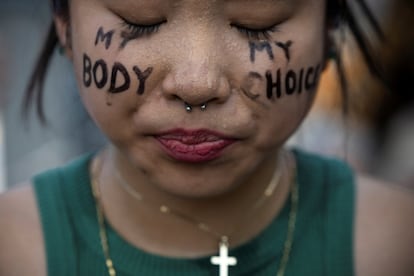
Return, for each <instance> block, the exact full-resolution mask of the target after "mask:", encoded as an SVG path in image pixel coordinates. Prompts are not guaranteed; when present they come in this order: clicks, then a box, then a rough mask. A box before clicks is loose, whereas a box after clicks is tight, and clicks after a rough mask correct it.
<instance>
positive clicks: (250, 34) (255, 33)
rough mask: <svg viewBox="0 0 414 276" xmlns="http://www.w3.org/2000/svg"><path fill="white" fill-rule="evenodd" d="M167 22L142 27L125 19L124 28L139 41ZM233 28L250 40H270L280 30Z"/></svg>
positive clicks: (275, 28)
mask: <svg viewBox="0 0 414 276" xmlns="http://www.w3.org/2000/svg"><path fill="white" fill-rule="evenodd" d="M166 22H167V20H164V21H162V22H159V23H156V24H152V25H141V24H134V23H131V22H129V21H127V20H125V19H123V22H122V26H123V27H124V28H125V29H127V32H128V33H127V35H128V37H130V38H133V39H137V38H141V37H143V36H149V35H151V34H154V33H156V32H158V30H159V29H160V27H161V25H162V24H164V23H166ZM230 26H231V27H232V28H236V30H237V31H239V32H240V33H241V34H242V35H244V36H246V37H247V38H248V39H253V40H262V39H265V40H269V39H270V37H271V34H272V33H274V32H277V31H278V28H277V26H276V25H273V26H271V27H268V28H262V29H252V28H248V27H243V26H240V25H236V24H230Z"/></svg>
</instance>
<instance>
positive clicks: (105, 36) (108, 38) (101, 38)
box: [95, 27, 115, 50]
mask: <svg viewBox="0 0 414 276" xmlns="http://www.w3.org/2000/svg"><path fill="white" fill-rule="evenodd" d="M114 33H115V31H114V30H112V31H109V32H107V33H105V32H104V30H103V27H100V28H99V30H98V33H97V34H96V39H95V46H96V45H98V43H99V42H105V49H107V50H108V49H109V47H110V46H111V42H112V36H113V35H114Z"/></svg>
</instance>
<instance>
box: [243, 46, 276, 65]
mask: <svg viewBox="0 0 414 276" xmlns="http://www.w3.org/2000/svg"><path fill="white" fill-rule="evenodd" d="M249 47H250V61H251V62H252V63H254V62H255V60H256V51H260V52H261V51H263V50H266V52H267V54H268V56H269V58H270V59H271V60H273V59H274V58H275V57H274V55H273V50H272V46H271V45H270V43H269V42H267V41H263V42H261V41H260V42H257V41H256V42H255V41H250V42H249Z"/></svg>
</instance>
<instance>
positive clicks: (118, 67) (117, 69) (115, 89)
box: [109, 62, 131, 94]
mask: <svg viewBox="0 0 414 276" xmlns="http://www.w3.org/2000/svg"><path fill="white" fill-rule="evenodd" d="M118 73H120V74H121V75H122V77H123V78H124V83H123V84H122V85H119V86H116V82H117V79H118ZM130 85H131V78H130V77H129V74H128V71H127V69H126V68H125V66H124V65H122V64H121V63H119V62H115V64H114V67H112V74H111V87H110V88H109V92H110V93H113V94H116V93H121V92H124V91H126V90H128V89H129V87H130Z"/></svg>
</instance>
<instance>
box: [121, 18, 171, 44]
mask: <svg viewBox="0 0 414 276" xmlns="http://www.w3.org/2000/svg"><path fill="white" fill-rule="evenodd" d="M166 22H167V20H164V21H162V22H159V23H156V24H151V25H141V24H134V23H131V22H128V21H127V20H125V19H123V22H122V27H123V28H125V29H126V30H125V32H127V33H126V35H127V36H128V37H130V38H131V39H136V38H141V37H143V36H149V35H151V34H154V33H156V32H158V30H159V29H160V27H161V25H162V24H164V23H166Z"/></svg>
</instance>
